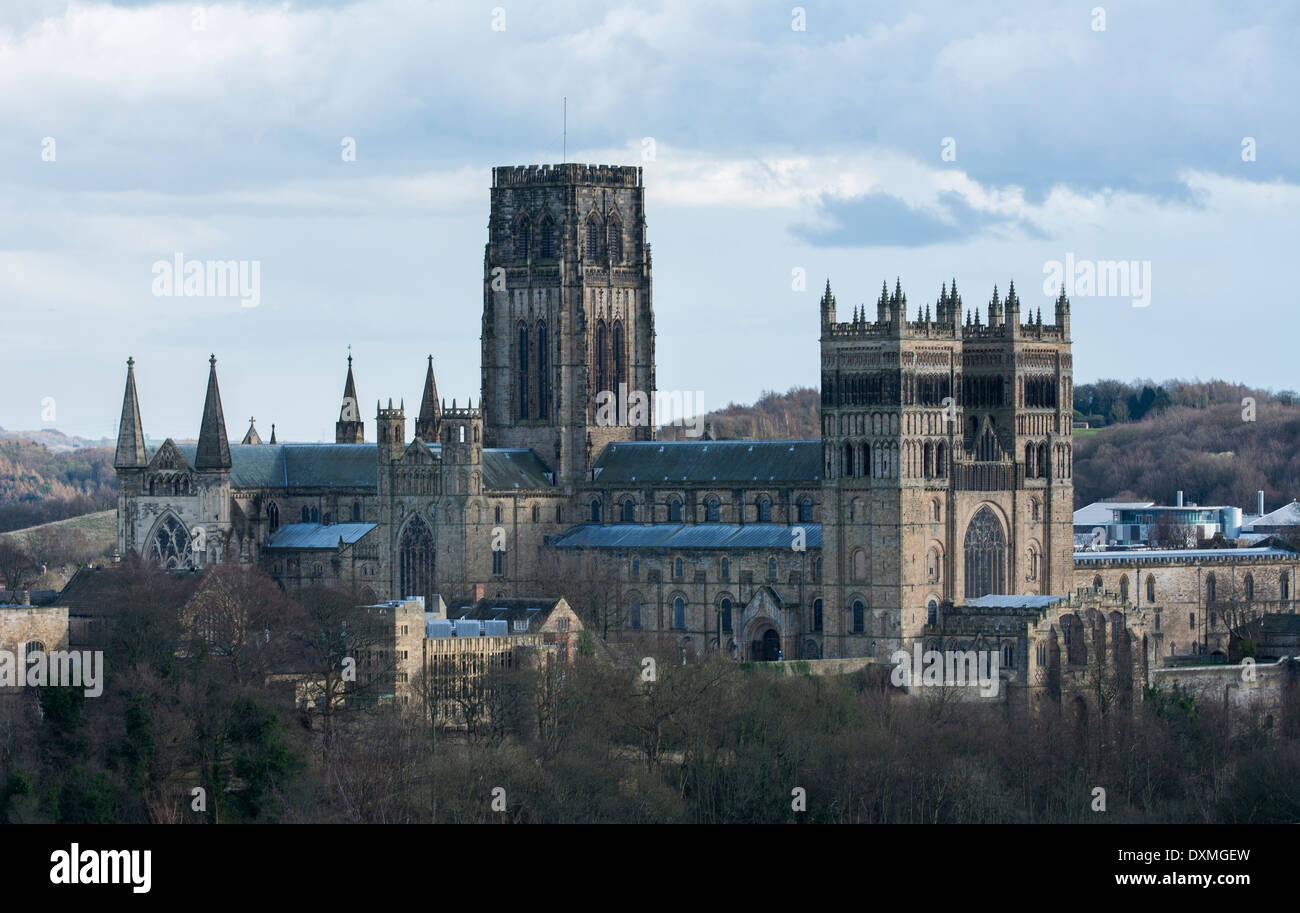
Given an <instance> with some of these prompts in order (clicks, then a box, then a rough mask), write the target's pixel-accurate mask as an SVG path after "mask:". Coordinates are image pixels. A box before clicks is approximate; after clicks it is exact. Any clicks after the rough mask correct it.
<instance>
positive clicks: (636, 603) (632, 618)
mask: <svg viewBox="0 0 1300 913" xmlns="http://www.w3.org/2000/svg"><path fill="white" fill-rule="evenodd" d="M627 626H628V627H629V628H639V627H641V601H640V600H639V599H634V600H632V605H631V607H630V608H629V609H628V611H627Z"/></svg>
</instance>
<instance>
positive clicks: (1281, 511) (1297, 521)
mask: <svg viewBox="0 0 1300 913" xmlns="http://www.w3.org/2000/svg"><path fill="white" fill-rule="evenodd" d="M1262 526H1264V527H1279V526H1300V502H1298V501H1292V502H1291V503H1290V504H1286V505H1284V506H1282V507H1279V508H1278V509H1277V510H1275V511H1273V512H1272V513H1267V514H1264V516H1262V517H1260V518H1259V519H1258V520H1255V521H1254V522H1253V523H1251V524H1250V528H1251V529H1252V530H1254V531H1255V532H1263V530H1261V529H1260V527H1262Z"/></svg>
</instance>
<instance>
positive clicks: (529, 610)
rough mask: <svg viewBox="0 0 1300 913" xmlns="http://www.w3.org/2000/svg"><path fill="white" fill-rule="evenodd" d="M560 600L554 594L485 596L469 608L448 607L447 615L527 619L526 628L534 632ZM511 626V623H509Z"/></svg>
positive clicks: (486, 618)
mask: <svg viewBox="0 0 1300 913" xmlns="http://www.w3.org/2000/svg"><path fill="white" fill-rule="evenodd" d="M560 602H561V600H560V599H559V598H557V597H554V596H538V597H535V598H517V599H505V598H501V597H498V598H495V599H493V598H490V597H489V598H485V599H480V600H479V601H478V602H476V603H474V605H473V607H471V608H469V609H464V608H461V609H448V610H447V617H448V618H449V619H452V620H455V619H458V618H469V619H473V620H476V621H509V622H515V621H527V622H528V630H529V631H533V632H535V631H536V630H537V629H538V628H540V627H542V626H543V625H545V624H546V620H547V619H548V618H549V617H550V616H551V613H552V612H554V611H555V610H556V608H558V607H559V605H560ZM511 627H512V628H513V624H512V625H511Z"/></svg>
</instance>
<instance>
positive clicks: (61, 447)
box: [0, 428, 114, 453]
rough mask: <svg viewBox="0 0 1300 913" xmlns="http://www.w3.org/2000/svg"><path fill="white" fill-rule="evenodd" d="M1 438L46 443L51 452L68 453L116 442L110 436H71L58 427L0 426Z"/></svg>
mask: <svg viewBox="0 0 1300 913" xmlns="http://www.w3.org/2000/svg"><path fill="white" fill-rule="evenodd" d="M0 440H23V441H31V442H32V443H34V444H44V445H45V446H46V447H48V448H49V449H50V452H51V453H66V452H68V451H70V450H80V449H81V448H83V447H112V446H114V442H113V441H110V440H109V439H108V438H100V439H99V440H97V441H92V440H90V439H89V438H84V437H76V436H75V435H72V436H69V435H66V434H64V433H63V432H62V431H59V430H58V429H57V428H42V429H40V430H38V431H6V430H5V429H4V428H0Z"/></svg>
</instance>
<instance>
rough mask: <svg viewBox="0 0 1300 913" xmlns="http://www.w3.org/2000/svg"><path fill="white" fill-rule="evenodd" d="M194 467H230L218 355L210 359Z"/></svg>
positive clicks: (228, 441) (228, 442)
mask: <svg viewBox="0 0 1300 913" xmlns="http://www.w3.org/2000/svg"><path fill="white" fill-rule="evenodd" d="M194 468H195V469H200V470H202V469H229V468H230V440H229V439H228V438H227V437H226V417H225V416H224V415H222V413H221V390H220V389H218V387H217V356H216V355H213V356H212V357H211V358H209V359H208V395H207V397H206V398H205V399H204V400H203V423H202V425H200V426H199V446H198V448H197V450H196V451H195V453H194Z"/></svg>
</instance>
